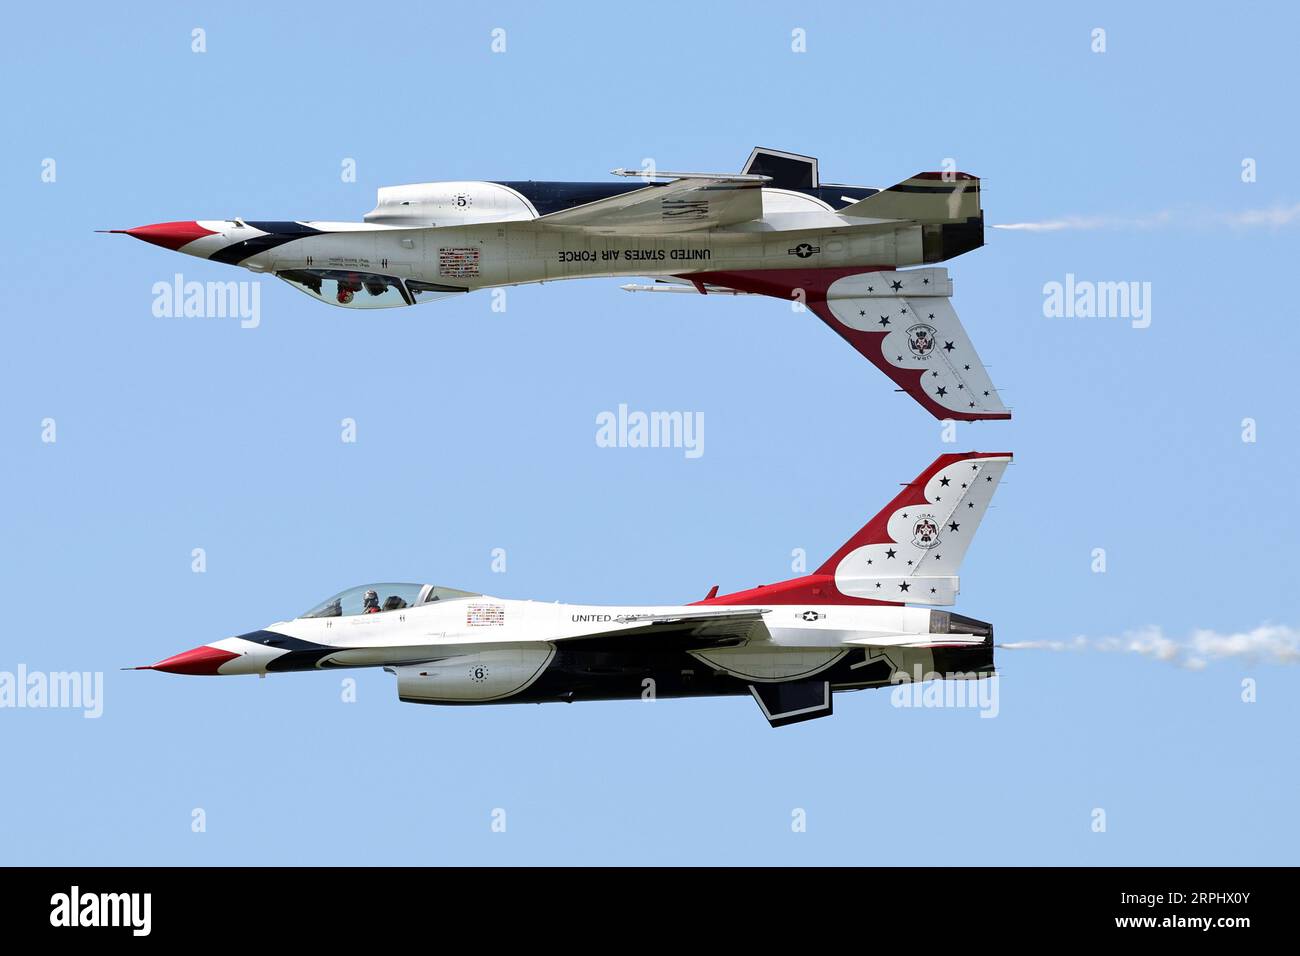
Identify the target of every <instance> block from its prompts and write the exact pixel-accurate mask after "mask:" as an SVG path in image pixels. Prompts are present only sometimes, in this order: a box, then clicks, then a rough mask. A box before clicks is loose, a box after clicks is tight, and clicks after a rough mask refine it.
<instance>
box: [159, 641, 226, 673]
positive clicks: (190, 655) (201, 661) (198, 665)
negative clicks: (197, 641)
mask: <svg viewBox="0 0 1300 956" xmlns="http://www.w3.org/2000/svg"><path fill="white" fill-rule="evenodd" d="M238 656H239V655H238V654H233V653H231V652H230V651H223V650H221V649H220V648H216V647H209V646H208V645H206V644H205V645H203V646H202V647H196V648H194V650H192V651H186V652H185V653H183V654H177V655H176V656H174V657H169V658H167V659H166V660H165V661H159V662H158V663H157V664H154V665H153V667H152V668H150V670H155V671H166V672H167V673H169V674H217V673H220V672H219V671H218V670H217V668H219V667H220V666H221V665H222V664H224V663H225V662H226V661H233V660H234V659H235V658H236V657H238Z"/></svg>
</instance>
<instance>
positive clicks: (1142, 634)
mask: <svg viewBox="0 0 1300 956" xmlns="http://www.w3.org/2000/svg"><path fill="white" fill-rule="evenodd" d="M999 647H1005V648H1009V649H1011V650H1042V651H1102V652H1108V653H1122V654H1138V655H1140V656H1142V657H1148V658H1151V659H1153V660H1158V661H1165V662H1166V663H1170V664H1175V665H1177V666H1179V667H1185V668H1187V669H1189V670H1202V669H1203V668H1205V667H1206V666H1207V664H1209V662H1210V661H1216V660H1224V659H1227V658H1242V659H1245V660H1249V661H1252V662H1254V661H1263V662H1265V663H1269V664H1297V663H1300V629H1297V628H1293V627H1286V626H1285V625H1281V624H1261V625H1260V626H1259V627H1257V628H1255V629H1253V630H1250V631H1240V632H1235V633H1231V634H1220V633H1219V632H1218V631H1211V630H1196V631H1193V632H1192V634H1191V636H1190V637H1189V638H1187V640H1185V641H1175V640H1173V639H1172V638H1169V637H1166V636H1165V634H1164V631H1163V630H1161V629H1160V628H1159V627H1157V626H1155V625H1151V626H1149V627H1145V628H1142V629H1140V630H1136V631H1128V632H1127V633H1125V634H1124V635H1122V636H1121V637H1076V638H1073V639H1071V640H1066V641H1012V642H1010V643H1007V644H1000V645H999Z"/></svg>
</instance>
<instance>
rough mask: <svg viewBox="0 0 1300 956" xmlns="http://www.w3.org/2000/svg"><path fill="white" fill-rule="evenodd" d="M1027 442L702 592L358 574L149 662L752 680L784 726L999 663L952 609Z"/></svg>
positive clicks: (530, 692)
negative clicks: (773, 572) (808, 562)
mask: <svg viewBox="0 0 1300 956" xmlns="http://www.w3.org/2000/svg"><path fill="white" fill-rule="evenodd" d="M1010 461H1011V455H1010V454H1004V453H982V452H969V453H966V454H949V455H941V456H940V457H939V458H938V459H936V460H935V461H934V463H933V464H931V465H930V467H929V468H927V469H925V471H923V472H921V474H920V475H918V476H917V477H916V478H915V479H914V480H913V481H911V482H909V483H908V484H907V485H906V486H904V488H903V490H902V491H900V492H899V493H898V495H897V496H896V497H895V498H894V500H893V501H891V502H890V503H889V504H888V505H886V506H885V508H884V509H883V510H882V511H881V512H880V513H879V514H877V515H876V516H875V517H874V518H872V519H871V520H870V521H868V522H867V524H866V525H865V526H863V527H862V528H861V529H859V530H858V531H857V533H855V534H854V535H853V536H852V537H851V538H849V539H848V540H847V541H846V542H844V544H843V545H841V546H840V548H839V549H838V550H837V551H836V552H835V553H834V554H832V555H831V556H830V557H829V558H828V559H827V560H826V561H825V562H824V563H823V564H822V565H821V566H820V567H819V568H818V569H817V570H816V571H814V572H813V573H812V574H807V575H804V576H802V577H797V578H793V579H791V580H788V581H781V582H779V583H777V584H768V585H763V586H760V587H756V588H752V589H749V590H744V591H737V592H734V593H731V594H721V595H720V594H718V588H717V587H716V586H715V587H714V588H713V589H712V590H711V591H709V593H708V596H707V597H705V598H704V599H703V600H701V601H695V602H693V603H691V604H683V605H672V606H659V605H634V606H619V607H609V606H593V605H587V604H560V603H554V604H550V603H542V602H536V601H516V600H507V599H504V598H497V597H491V596H489V595H486V594H477V593H474V592H471V591H462V590H457V589H455V588H448V587H442V586H440V585H433V584H369V585H361V586H359V587H355V588H350V589H348V590H346V591H343V592H341V593H339V594H336V595H334V596H333V597H330V598H327V599H326V600H324V601H322V602H321V603H320V604H318V605H316V606H315V607H313V608H311V609H310V610H308V611H306V612H305V613H303V614H301V615H299V616H298V617H296V618H293V619H292V620H288V621H280V622H278V623H275V624H270V625H267V626H266V627H264V628H262V629H261V630H256V631H251V632H249V633H247V634H241V635H239V636H238V637H228V638H225V639H224V640H219V641H215V642H213V643H211V644H205V645H203V646H202V647H197V648H194V649H193V650H189V651H185V652H184V653H181V654H177V655H175V656H174V657H169V658H167V659H166V660H162V661H159V662H158V663H157V664H153V665H150V666H147V667H142V668H135V669H137V670H156V671H167V672H170V673H174V674H259V675H261V676H266V675H267V674H268V673H279V672H281V671H310V670H322V669H334V668H344V667H382V668H383V669H384V670H386V671H388V672H389V673H391V674H394V675H396V677H397V694H398V697H399V698H400V699H401V700H403V701H407V702H410V703H418V704H493V703H545V702H548V701H565V702H570V703H571V702H573V701H588V700H633V699H658V698H664V699H667V698H677V697H709V696H719V695H740V694H749V695H751V696H752V697H753V698H754V700H755V701H757V702H758V706H759V708H760V710H761V711H762V713H763V716H764V717H766V718H767V720H768V722H769V723H770V724H771V725H772V726H773V727H779V726H783V725H785V724H792V723H797V722H799V721H804V720H811V719H813V718H816V717H826V716H829V715H830V713H831V709H832V694H833V692H835V691H849V690H862V689H866V688H878V687H885V686H889V685H890V684H892V683H896V682H899V681H919V680H930V679H934V678H946V679H953V680H960V679H966V680H979V679H985V678H988V677H991V676H992V675H993V674H994V664H993V626H992V625H991V624H988V623H985V622H984V621H978V620H975V619H974V618H970V617H964V616H962V615H960V614H954V613H952V612H949V611H943V610H936V608H939V607H943V606H945V605H951V604H953V603H954V601H955V600H956V596H957V591H958V576H957V572H958V569H959V568H960V566H961V562H962V558H963V557H964V556H965V554H966V549H967V547H968V546H969V545H970V541H971V538H972V537H974V535H975V530H976V528H978V527H979V524H980V520H981V519H982V518H983V517H984V512H985V510H986V509H987V508H988V506H989V500H990V499H991V498H992V496H993V492H994V491H995V490H996V488H997V486H998V483H999V482H1000V480H1001V478H1002V474H1003V472H1004V471H1005V469H1006V466H1007V464H1008V463H1009V462H1010Z"/></svg>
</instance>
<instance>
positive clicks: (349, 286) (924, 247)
mask: <svg viewBox="0 0 1300 956" xmlns="http://www.w3.org/2000/svg"><path fill="white" fill-rule="evenodd" d="M612 172H613V173H614V174H615V175H618V176H623V177H630V178H635V179H640V180H641V181H639V182H638V181H634V182H611V183H562V182H531V181H529V182H437V183H419V184H415V185H408V186H385V187H383V188H381V189H380V190H379V202H378V204H377V205H376V206H375V208H374V209H372V210H371V211H370V212H368V213H366V215H365V221H364V222H315V221H293V222H283V221H274V222H272V221H265V220H244V219H239V218H236V219H200V220H188V221H184V222H163V223H157V224H155V225H151V226H139V227H137V228H135V229H117V230H109V231H111V232H124V233H126V234H127V235H130V236H135V237H136V238H137V239H143V240H144V241H146V242H151V243H153V244H154V245H159V246H163V247H165V248H167V249H174V250H177V251H179V252H184V253H186V254H188V255H192V256H198V257H199V258H202V259H212V260H214V261H216V262H225V263H229V264H231V265H239V266H243V267H244V268H246V269H250V270H252V271H253V272H258V273H270V274H273V275H276V276H278V277H279V278H281V279H284V280H285V281H286V282H288V283H290V284H291V285H293V286H294V287H295V288H297V289H300V290H302V291H303V292H306V293H307V294H308V295H310V296H312V297H313V298H316V299H320V300H321V301H322V302H328V303H330V304H332V305H340V306H345V307H348V308H354V309H356V308H384V307H388V306H403V305H415V304H417V303H420V302H426V301H430V300H434V299H439V298H443V297H447V296H453V295H458V294H461V293H465V292H470V291H473V290H475V289H483V288H489V287H496V286H510V285H520V284H523V283H530V282H551V281H554V280H556V279H582V278H589V277H593V276H650V277H655V279H656V281H655V282H654V283H653V284H650V285H644V284H635V283H633V284H629V285H626V286H624V287H623V288H625V289H629V290H631V291H640V290H650V291H669V292H698V293H701V294H705V295H709V294H731V295H735V294H757V295H768V296H776V297H778V298H782V299H786V300H788V301H797V302H799V303H801V304H803V305H805V306H806V307H807V308H808V309H809V310H811V311H812V312H813V313H814V314H816V315H817V316H818V317H819V318H821V319H822V321H824V322H825V323H826V324H827V325H829V326H830V327H831V328H832V329H834V330H835V332H836V333H838V334H839V335H840V336H841V337H843V338H844V339H845V340H847V341H848V342H849V344H850V345H852V346H853V347H854V348H855V349H857V350H858V351H859V352H861V353H862V354H863V355H865V356H866V357H867V358H868V359H870V360H871V362H873V363H874V364H875V365H876V366H877V367H879V368H880V369H881V371H883V372H884V373H885V374H886V375H888V376H889V377H890V378H891V379H893V380H894V382H895V383H897V385H898V386H899V388H900V389H901V390H902V391H905V392H907V393H908V394H910V395H911V396H912V397H913V398H915V399H916V400H917V401H918V402H920V403H921V405H922V406H924V407H925V408H926V409H927V410H928V411H929V412H931V413H932V414H933V415H934V416H935V417H937V418H941V419H959V420H976V419H988V418H1010V417H1011V415H1010V412H1009V411H1007V409H1006V406H1004V405H1003V404H1002V401H1001V399H1000V398H999V397H998V393H997V390H996V389H995V388H994V387H993V383H992V382H991V381H990V379H989V376H988V373H987V371H986V370H985V368H984V365H983V363H982V362H981V361H980V359H979V356H977V355H976V354H975V349H974V348H973V347H972V345H971V343H970V340H969V338H967V336H966V332H965V330H964V329H963V328H962V325H961V322H960V321H959V320H958V318H957V314H956V313H955V312H954V311H953V308H952V305H951V304H950V302H949V298H950V296H951V295H952V281H951V280H950V278H949V277H948V272H947V270H946V269H943V268H939V267H935V266H934V265H933V264H934V263H939V262H945V261H947V260H948V259H951V258H953V257H954V256H958V255H961V254H962V253H963V252H968V251H970V250H971V249H977V248H979V247H980V246H981V245H983V244H984V214H983V211H982V210H981V209H980V181H979V180H978V179H977V178H976V177H974V176H970V175H968V174H966V173H959V172H948V173H918V174H917V175H915V176H913V177H912V178H910V179H907V180H904V181H903V182H901V183H899V184H897V185H895V186H890V187H888V188H887V189H873V188H869V187H865V186H842V185H837V184H830V183H822V181H821V179H820V176H819V173H818V165H817V160H816V159H813V158H812V157H810V156H800V155H797V154H794V153H785V152H780V151H777V150H771V149H764V148H756V149H755V150H754V151H753V152H752V153H751V154H750V157H749V160H748V162H746V163H745V166H744V169H743V170H742V171H741V172H740V173H688V172H661V171H656V170H626V169H616V170H613V171H612ZM906 266H921V267H922V268H916V269H904V267H906Z"/></svg>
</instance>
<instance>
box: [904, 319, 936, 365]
mask: <svg viewBox="0 0 1300 956" xmlns="http://www.w3.org/2000/svg"><path fill="white" fill-rule="evenodd" d="M907 347H908V348H909V349H911V350H912V354H913V355H915V356H916V357H917V358H929V357H930V353H931V352H933V351H934V326H932V325H925V324H920V325H914V326H912V327H911V328H910V329H908V330H907Z"/></svg>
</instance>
